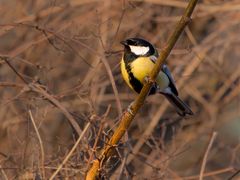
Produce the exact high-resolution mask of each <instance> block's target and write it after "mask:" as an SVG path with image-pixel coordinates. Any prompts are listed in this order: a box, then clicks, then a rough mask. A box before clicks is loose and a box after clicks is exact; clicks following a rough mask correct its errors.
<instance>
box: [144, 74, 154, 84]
mask: <svg viewBox="0 0 240 180" xmlns="http://www.w3.org/2000/svg"><path fill="white" fill-rule="evenodd" d="M144 83H146V84H147V83H154V81H153V80H152V78H151V77H150V76H145V77H144Z"/></svg>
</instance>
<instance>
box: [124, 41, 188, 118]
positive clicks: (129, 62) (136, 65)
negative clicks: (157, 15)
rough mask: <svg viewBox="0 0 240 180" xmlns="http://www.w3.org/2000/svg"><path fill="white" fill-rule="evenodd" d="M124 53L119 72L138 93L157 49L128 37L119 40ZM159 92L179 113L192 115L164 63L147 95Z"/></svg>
mask: <svg viewBox="0 0 240 180" xmlns="http://www.w3.org/2000/svg"><path fill="white" fill-rule="evenodd" d="M121 44H122V45H123V46H124V53H123V56H122V60H121V72H122V76H123V79H124V80H125V81H126V83H127V85H128V86H129V87H130V88H131V89H132V90H134V91H135V92H137V93H140V91H141V89H142V87H143V84H144V81H145V80H146V78H147V77H149V75H150V73H151V71H152V69H153V67H154V64H155V62H156V60H157V58H158V57H159V54H158V51H157V49H156V48H155V47H154V46H153V45H152V44H151V43H149V42H148V41H146V40H144V39H140V38H129V39H126V40H124V41H122V42H121ZM156 93H160V94H163V95H164V96H165V97H166V98H167V99H168V101H169V102H170V103H171V104H172V105H173V106H174V107H175V108H176V111H177V112H178V114H179V115H181V116H185V115H186V114H189V115H193V112H192V110H191V109H190V108H189V106H188V105H187V104H185V103H184V102H183V101H182V100H181V99H180V98H179V97H178V91H177V88H176V85H175V82H174V79H173V77H172V75H171V73H170V71H169V69H168V67H167V65H166V64H164V65H163V66H162V69H161V71H160V72H159V74H158V76H157V78H156V81H155V83H154V84H153V86H152V88H151V89H150V92H149V95H151V94H156Z"/></svg>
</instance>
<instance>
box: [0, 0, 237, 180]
mask: <svg viewBox="0 0 240 180" xmlns="http://www.w3.org/2000/svg"><path fill="white" fill-rule="evenodd" d="M186 5H187V1H184V0H179V1H175V0H168V1H164V0H144V1H141V2H140V1H127V0H126V1H124V0H122V1H110V0H104V1H97V0H89V1H87V0H86V1H85V0H68V1H65V0H50V1H44V0H35V1H27V0H22V1H18V0H11V1H7V0H0V15H1V19H0V99H1V100H0V179H34V178H38V179H39V178H44V179H49V178H50V177H53V176H55V178H56V179H58V178H59V179H60V178H62V179H65V178H69V179H83V178H84V176H85V173H86V171H87V169H88V168H89V167H90V165H91V162H92V160H93V159H94V158H95V157H96V156H97V155H98V154H99V150H100V148H101V147H103V146H104V143H106V142H107V140H108V139H109V137H110V136H111V134H112V132H113V130H114V128H115V127H116V126H117V125H118V119H119V116H120V115H121V113H122V111H123V110H125V109H126V107H127V106H128V105H129V104H130V103H131V102H132V100H133V99H134V98H135V97H136V95H135V94H134V93H133V92H131V90H129V88H128V87H127V86H126V85H125V83H124V82H123V80H122V78H121V74H120V69H119V62H120V58H121V53H122V52H121V50H122V47H121V46H120V44H119V41H121V40H123V39H125V38H127V37H143V38H145V39H147V40H149V41H150V42H152V43H153V44H155V45H156V46H157V47H158V49H159V51H161V49H162V48H163V47H164V45H165V43H166V41H167V39H168V37H169V35H170V33H171V32H172V30H173V28H174V25H175V24H176V22H177V21H178V20H179V17H180V16H181V15H182V12H183V9H184V8H185V7H186ZM239 34H240V1H239V0H228V1H223V0H202V1H200V3H199V4H198V6H197V8H196V10H195V12H194V14H193V21H192V22H191V24H190V25H189V26H188V27H187V28H186V29H185V32H184V33H183V34H182V36H181V38H180V39H179V41H178V43H177V45H176V46H175V49H174V50H173V51H172V53H171V55H170V57H169V58H168V60H167V62H168V65H169V67H170V68H171V70H172V72H173V74H174V77H175V80H176V83H177V87H178V88H179V92H180V96H181V98H183V99H184V100H185V102H187V103H188V104H189V105H190V106H191V107H192V109H193V111H194V113H195V115H194V116H193V117H187V118H185V119H182V118H181V117H179V116H178V115H177V114H176V113H175V111H174V109H173V108H172V107H171V106H169V104H168V102H166V100H164V98H163V97H162V96H161V95H155V96H150V97H148V99H147V102H146V103H145V105H144V107H143V108H142V109H141V111H140V112H139V113H138V115H137V116H136V118H135V120H134V121H133V124H132V125H131V127H130V129H129V131H128V134H127V135H126V136H125V138H124V139H123V141H122V143H120V144H119V145H118V146H117V148H116V155H115V156H114V157H113V158H111V159H109V161H108V163H107V165H106V166H103V167H102V169H101V176H102V178H106V179H109V178H111V179H199V178H204V179H205V178H206V179H229V178H230V179H238V178H240V176H239V174H238V172H239V170H240V156H239V153H240V143H239V140H240V139H239V137H240V96H239V94H240V83H239V82H240V51H239V49H240V35H239ZM79 135H80V136H79ZM73 148H75V149H73ZM54 172H55V173H54Z"/></svg>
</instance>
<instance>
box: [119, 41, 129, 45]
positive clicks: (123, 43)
mask: <svg viewBox="0 0 240 180" xmlns="http://www.w3.org/2000/svg"><path fill="white" fill-rule="evenodd" d="M120 43H121V44H122V45H124V46H128V43H127V42H126V41H121V42H120Z"/></svg>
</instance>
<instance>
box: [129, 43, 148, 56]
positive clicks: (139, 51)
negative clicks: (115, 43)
mask: <svg viewBox="0 0 240 180" xmlns="http://www.w3.org/2000/svg"><path fill="white" fill-rule="evenodd" d="M129 47H130V49H131V52H132V53H134V54H136V55H138V56H140V55H145V54H147V53H148V51H149V47H146V46H131V45H130V46H129Z"/></svg>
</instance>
